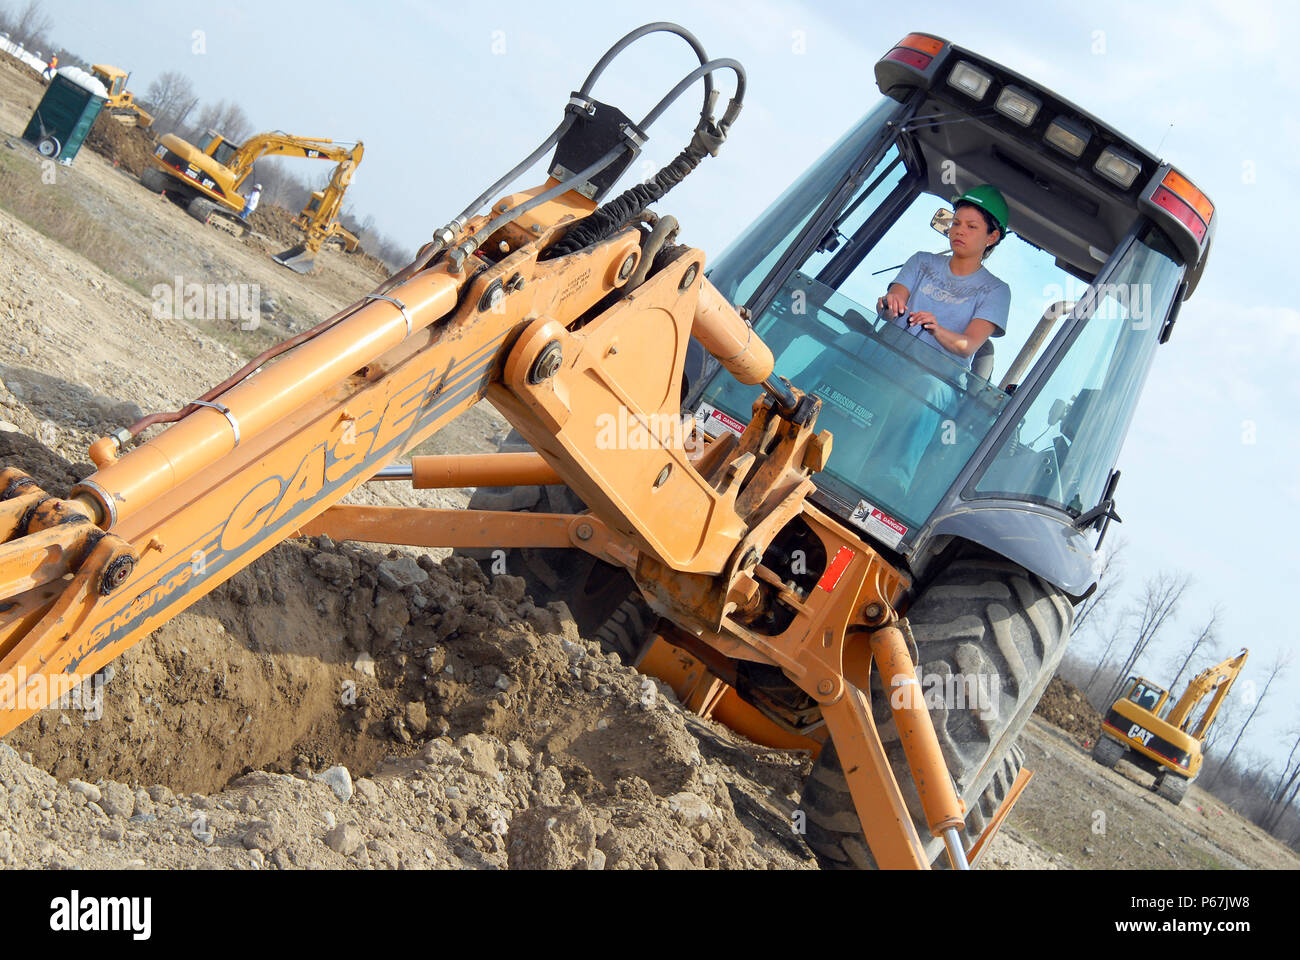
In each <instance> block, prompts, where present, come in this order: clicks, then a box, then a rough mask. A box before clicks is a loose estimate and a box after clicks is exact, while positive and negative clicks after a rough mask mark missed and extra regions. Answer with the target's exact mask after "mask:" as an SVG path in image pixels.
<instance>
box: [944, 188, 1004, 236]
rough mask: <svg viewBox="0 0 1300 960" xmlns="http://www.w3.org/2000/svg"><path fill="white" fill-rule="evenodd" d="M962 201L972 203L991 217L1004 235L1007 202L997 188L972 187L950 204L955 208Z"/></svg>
mask: <svg viewBox="0 0 1300 960" xmlns="http://www.w3.org/2000/svg"><path fill="white" fill-rule="evenodd" d="M963 201H964V202H966V203H973V204H974V205H975V206H977V207H979V208H980V209H981V210H983V211H984V212H985V213H987V214H989V215H990V216H992V217H993V219H994V220H996V221H997V223H998V227H999V228H1000V229H1001V230H1002V233H1003V234H1005V233H1006V232H1007V201H1006V200H1005V199H1003V197H1002V194H1001V193H1000V192H999V191H998V188H997V187H993V186H990V185H989V184H987V183H984V184H981V185H980V186H978V187H972V188H971V189H969V190H967V191H966V192H965V193H963V194H962V195H961V196H960V197H957V198H955V199H954V200H953V201H952V204H953V206H954V207H956V206H957V204H959V203H962V202H963Z"/></svg>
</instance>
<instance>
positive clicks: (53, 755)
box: [0, 441, 811, 868]
mask: <svg viewBox="0 0 1300 960" xmlns="http://www.w3.org/2000/svg"><path fill="white" fill-rule="evenodd" d="M5 456H6V457H7V458H10V459H11V460H12V461H19V462H22V463H23V465H25V466H29V467H31V468H32V472H33V473H35V474H37V475H38V476H40V478H41V479H42V480H45V479H46V476H41V474H43V473H45V474H48V475H49V479H51V480H54V481H56V482H54V483H51V484H50V487H51V488H52V489H60V488H61V487H62V486H63V485H65V484H66V483H68V482H69V481H70V480H72V479H74V478H75V477H76V476H77V474H78V472H79V468H76V467H73V466H71V465H68V464H66V463H60V462H59V461H58V458H57V457H53V456H50V455H46V459H45V460H42V457H41V452H40V450H39V444H35V443H34V441H33V442H32V443H30V444H29V443H24V442H21V441H20V442H16V443H13V444H11V445H10V447H9V449H8V450H7V451H6V452H5ZM4 744H5V745H8V746H9V747H11V748H12V750H13V751H17V753H16V754H14V753H6V752H5V751H4V750H3V746H0V766H4V765H6V764H8V765H14V766H15V770H14V771H12V772H11V773H10V774H9V775H7V776H4V777H0V781H3V782H6V783H10V784H13V783H20V784H26V785H27V786H26V787H25V788H24V789H23V790H21V791H20V792H19V795H18V796H17V797H15V796H14V795H13V794H12V790H13V789H14V788H13V787H12V786H11V787H10V791H11V794H10V797H9V803H8V804H7V806H8V808H9V809H8V810H7V811H6V810H5V807H6V804H3V803H0V863H3V862H6V861H5V854H6V850H8V856H9V860H8V862H9V863H11V864H16V865H27V866H36V865H38V864H40V865H53V864H57V863H64V864H67V863H71V862H72V860H73V859H74V858H72V857H71V854H70V852H69V851H70V849H73V848H75V849H78V850H82V851H85V850H86V849H87V846H89V847H90V848H97V847H98V844H96V843H90V840H95V839H98V840H101V841H102V840H103V839H104V838H105V837H107V838H109V840H110V842H109V843H107V844H105V845H104V846H105V847H111V848H113V851H117V848H119V847H123V845H125V847H123V849H125V848H130V850H131V851H132V853H131V859H144V860H145V861H146V863H148V864H149V865H151V866H171V865H181V864H187V863H192V862H196V860H195V858H197V862H207V863H210V864H211V865H218V864H221V865H227V866H233V865H240V864H242V865H246V864H247V863H248V862H249V860H248V858H249V856H250V854H249V852H248V849H246V848H247V846H248V843H249V841H248V836H249V834H250V832H253V833H255V832H256V830H263V831H264V832H267V833H268V835H273V836H274V838H276V839H275V841H274V842H271V841H268V842H267V843H266V844H263V845H262V846H260V847H259V846H257V845H256V844H254V847H253V848H252V849H260V850H262V853H263V854H264V856H265V857H270V858H272V862H274V863H277V864H278V865H280V866H331V865H332V866H342V865H353V866H364V865H367V864H370V863H374V862H375V861H376V860H377V861H378V862H379V863H381V864H384V865H390V866H398V865H404V866H415V865H425V864H428V863H434V864H440V865H447V866H466V865H468V866H507V865H509V866H516V867H519V866H522V867H571V866H599V865H605V866H610V867H624V868H633V867H635V868H647V867H649V868H654V867H656V866H658V867H691V866H695V867H751V868H753V867H767V866H780V867H798V866H808V865H811V858H810V856H809V854H808V852H807V850H806V848H805V847H804V846H803V844H802V842H801V840H800V839H799V838H798V837H797V836H796V835H795V834H794V833H793V831H792V830H791V829H790V824H791V819H790V815H791V813H792V810H793V806H794V804H793V802H792V798H793V797H794V796H795V795H796V794H797V792H798V790H799V785H800V783H801V781H802V776H803V773H804V772H805V770H804V766H805V760H806V758H805V757H804V756H803V755H802V754H799V753H789V752H782V751H773V750H767V749H764V748H760V747H755V746H753V745H750V744H747V743H743V742H738V741H737V740H736V739H735V738H734V736H733V735H731V734H729V733H728V732H726V731H725V730H724V729H723V728H720V727H714V726H713V725H711V724H707V723H705V722H704V721H701V720H700V719H699V718H697V717H694V716H692V715H689V714H688V713H687V712H686V711H684V710H683V709H682V708H681V706H680V705H679V704H677V703H676V701H675V699H674V698H673V696H672V694H671V692H669V691H668V690H667V689H666V688H664V687H661V686H659V685H658V684H657V683H655V682H654V681H652V680H649V679H647V678H646V677H643V676H642V675H640V674H638V673H637V672H636V671H634V670H632V669H630V668H628V667H625V666H624V665H622V664H621V663H620V662H619V661H618V659H617V657H615V656H614V655H612V654H605V653H602V652H601V649H600V647H599V645H598V644H596V643H595V642H593V641H587V640H584V639H583V638H582V637H580V636H579V635H578V630H577V627H576V625H575V624H574V622H573V620H572V618H571V617H570V615H569V612H568V610H567V608H566V607H565V606H564V605H563V604H560V603H556V604H551V605H550V606H548V607H538V606H536V605H535V604H534V603H533V602H532V600H531V599H530V598H529V597H527V596H526V595H525V591H524V582H523V580H521V579H518V578H515V577H510V576H499V577H495V578H493V579H492V580H490V581H489V579H488V578H487V577H486V576H485V575H484V574H483V573H482V571H481V570H480V569H479V567H478V565H477V564H475V563H474V562H473V561H470V560H467V559H465V558H461V557H448V558H446V559H445V560H443V561H442V563H441V564H438V563H435V562H434V561H433V560H432V559H431V558H429V557H427V556H419V557H418V558H415V557H412V556H411V555H409V554H405V553H399V552H398V551H392V552H390V553H389V554H387V555H384V554H382V553H378V552H376V551H374V550H370V549H363V548H360V547H356V546H352V545H339V544H334V543H332V542H330V541H329V540H328V539H325V538H320V539H318V540H314V541H290V542H287V543H284V544H282V545H280V546H279V547H277V548H276V549H275V550H273V551H272V552H271V553H269V554H268V555H267V556H266V557H264V558H262V559H261V560H260V561H258V563H257V564H255V565H254V566H252V567H250V568H248V569H246V570H244V571H242V572H240V573H239V574H238V575H236V576H235V577H234V578H232V579H231V581H230V582H229V583H227V584H225V585H223V586H222V587H219V588H218V589H216V590H214V591H213V592H212V593H211V594H210V595H209V596H208V597H206V598H204V599H203V600H201V601H199V602H198V603H197V604H195V605H194V606H193V607H192V608H191V609H190V610H189V611H187V612H186V613H184V614H182V615H180V616H178V617H176V618H175V619H173V620H172V621H170V622H169V623H167V624H166V625H165V626H163V627H162V628H160V629H159V630H157V631H155V632H154V633H153V634H152V635H151V636H150V637H148V638H147V639H146V640H145V641H144V642H142V643H140V644H138V645H137V646H136V647H135V648H133V649H132V650H130V651H128V653H127V654H126V655H124V656H123V657H121V658H119V660H118V661H116V662H115V663H114V664H112V665H110V666H109V667H108V668H106V669H105V670H104V671H103V672H102V673H101V674H100V675H98V676H97V677H96V678H94V679H93V680H92V690H91V691H90V692H89V693H88V694H87V695H86V696H85V697H84V700H83V702H82V703H81V704H80V709H66V710H62V711H60V710H46V711H42V712H41V713H39V714H38V715H37V716H35V717H33V718H32V719H31V720H29V721H28V722H27V723H26V724H24V725H23V726H21V727H19V728H18V729H17V730H15V731H13V732H11V733H10V734H9V735H7V736H6V737H5V738H4ZM23 764H31V765H33V766H34V767H36V768H39V770H40V771H45V772H46V773H48V774H53V775H54V776H55V777H57V778H59V779H60V780H62V779H65V778H80V779H81V780H82V781H87V782H89V783H93V782H98V783H99V785H98V786H95V787H91V786H89V785H87V784H82V785H78V784H77V783H75V782H73V783H70V784H69V785H68V786H64V785H61V784H59V783H58V782H57V781H55V780H51V779H50V778H49V777H48V776H46V773H41V772H39V771H38V770H33V769H31V768H30V767H24V766H22V765H23ZM340 765H341V766H343V767H346V768H347V771H348V773H347V775H346V776H347V779H348V782H349V783H351V778H352V777H353V776H356V777H363V778H368V777H373V778H374V782H373V783H372V784H371V785H370V786H367V787H361V786H360V782H359V783H358V784H357V791H356V795H357V796H358V797H359V798H360V799H359V800H358V801H357V802H354V803H353V802H347V801H341V800H340V799H339V794H338V793H336V792H335V791H332V790H331V789H329V788H327V787H325V786H323V785H322V783H321V782H319V781H318V780H317V779H316V777H317V776H318V775H319V774H320V772H321V771H328V770H329V769H330V768H331V767H335V766H340ZM260 771H269V772H260ZM250 773H252V774H253V776H251V777H250V776H248V775H249V774H250ZM275 774H281V776H276V775H275ZM328 776H329V777H331V778H333V779H334V780H335V781H337V780H338V779H339V778H340V777H342V776H343V775H342V774H339V773H337V772H335V773H332V774H329V775H328ZM140 786H147V787H149V788H150V789H148V790H142V789H139V787H140ZM225 788H230V789H231V791H232V792H226V793H221V794H220V795H219V796H217V797H214V798H213V799H208V798H207V797H206V796H205V795H206V794H209V793H212V792H215V791H220V790H223V789H225ZM340 789H341V788H340ZM350 789H351V787H349V790H350ZM188 793H197V794H199V796H197V797H194V796H192V797H190V799H189V800H177V799H176V798H175V795H176V794H188ZM246 797H247V798H248V799H247V800H246ZM42 803H44V804H51V805H53V809H55V810H56V811H58V812H61V815H60V817H59V833H60V837H61V839H60V840H59V843H58V844H53V843H49V842H47V841H44V839H43V837H42V838H41V839H40V840H38V839H37V836H36V835H37V834H39V833H41V831H40V830H39V826H38V824H39V821H40V820H41V818H42V816H43V815H44V813H45V812H46V811H47V810H48V808H43V807H42ZM369 804H373V805H374V809H370V808H369V807H368V805H369ZM110 806H111V807H112V808H113V809H112V810H110V809H109V807H110ZM114 810H116V811H117V813H116V814H114ZM199 811H203V817H202V818H201V819H202V820H203V821H204V824H205V825H204V826H203V827H201V828H199V829H198V831H197V833H195V832H193V831H192V830H191V828H192V826H193V824H194V822H195V818H196V816H197V815H198V812H199ZM272 811H275V812H276V816H275V817H274V818H272V817H271V812H272ZM250 812H255V813H257V815H258V816H257V817H250V816H249V815H247V814H249V813H250ZM227 814H228V815H227ZM151 818H152V819H151ZM271 819H274V820H275V823H276V824H277V825H275V826H266V827H257V826H256V824H257V823H261V822H263V821H268V820H271ZM83 820H84V823H83V822H82V821H83ZM393 823H400V824H402V826H401V827H400V828H394V827H393V826H392V824H393ZM408 824H409V826H407V825H408ZM79 830H84V831H87V834H88V835H87V837H82V838H81V839H76V838H77V837H78V831H79ZM105 831H106V832H105ZM211 831H215V836H216V837H217V838H218V839H215V840H204V839H203V837H205V836H207V835H208V834H209V832H211ZM165 836H168V837H170V838H171V839H170V840H166V839H162V838H164V837H165ZM431 836H432V837H434V838H435V839H436V840H437V841H438V842H436V843H435V842H433V841H431V840H430V839H429V838H430V837H431ZM196 838H197V840H198V843H197V844H196ZM132 840H134V841H135V845H134V846H132ZM444 841H445V842H444ZM6 844H7V846H6ZM278 850H282V852H281V854H280V856H279V858H278V859H275V853H276V851H278ZM205 851H209V852H205ZM425 851H428V852H427V853H426V852H425ZM101 852H102V851H101ZM214 853H215V854H216V855H215V856H214ZM105 855H106V856H109V859H107V860H104V859H94V858H92V859H90V860H84V861H80V863H81V865H86V866H89V865H106V864H112V863H118V864H120V863H122V862H124V861H123V860H122V859H121V857H122V856H125V854H121V853H119V852H112V853H111V856H110V855H109V854H107V853H106V854H105ZM205 857H206V858H207V859H206V860H205ZM187 858H188V859H187ZM227 859H228V860H229V861H230V862H229V863H227V862H225V861H226V860H227Z"/></svg>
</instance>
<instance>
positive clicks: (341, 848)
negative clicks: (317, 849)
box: [325, 823, 361, 857]
mask: <svg viewBox="0 0 1300 960" xmlns="http://www.w3.org/2000/svg"><path fill="white" fill-rule="evenodd" d="M325 845H326V846H327V847H329V848H330V849H331V850H333V851H334V852H335V853H339V854H342V855H343V856H345V857H350V856H352V854H354V853H356V852H357V851H358V850H360V849H361V831H360V830H358V829H357V828H356V827H354V826H353V825H352V824H350V823H344V824H341V825H340V826H337V827H335V828H334V829H333V830H331V831H330V832H329V833H327V834H325Z"/></svg>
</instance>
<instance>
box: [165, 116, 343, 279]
mask: <svg viewBox="0 0 1300 960" xmlns="http://www.w3.org/2000/svg"><path fill="white" fill-rule="evenodd" d="M363 152H364V147H363V145H362V143H361V142H360V141H357V142H356V143H355V144H342V143H335V142H334V141H333V140H328V139H324V138H319V137H299V136H295V135H293V134H288V133H284V132H282V131H279V130H275V131H270V132H267V133H259V134H256V135H254V136H252V137H249V138H248V139H247V140H245V141H244V142H243V143H242V144H240V145H239V146H236V145H235V144H233V143H231V142H230V141H228V140H226V138H225V137H223V136H222V135H221V134H220V133H218V132H217V131H216V130H212V129H209V130H207V131H206V132H205V133H204V134H203V136H202V137H201V138H200V139H199V142H198V144H191V143H189V142H187V141H185V140H183V139H181V138H180V137H178V136H176V135H175V134H170V133H169V134H166V135H165V136H163V138H162V139H161V140H160V141H159V143H158V146H157V147H156V148H154V154H153V158H152V160H153V165H152V166H150V167H149V168H147V169H146V170H145V171H144V172H143V173H141V174H140V182H141V183H142V184H144V186H145V187H146V188H148V189H149V190H152V191H153V192H155V193H165V194H167V195H168V196H170V197H171V198H172V199H174V200H177V201H178V202H180V203H181V204H183V205H184V206H185V208H186V210H187V211H188V212H189V214H190V216H192V217H194V219H196V220H198V221H199V222H200V223H206V224H210V225H212V226H217V227H221V228H222V229H225V230H227V231H228V232H231V233H234V234H235V235H236V236H242V235H243V233H244V232H245V229H246V226H245V223H244V217H245V207H246V206H247V203H248V201H247V198H246V197H245V196H244V194H242V193H241V192H240V187H241V185H242V184H244V183H245V181H247V179H248V177H249V175H250V174H251V173H252V171H253V164H254V163H255V162H256V161H257V160H258V159H259V158H261V157H266V156H282V157H306V158H308V159H316V160H333V161H334V162H336V163H337V164H338V165H339V166H338V168H336V169H335V176H334V177H333V178H331V180H330V186H329V187H327V188H326V190H325V191H324V192H323V193H322V200H321V204H320V211H319V213H317V214H315V215H310V214H309V213H308V211H309V210H310V209H311V207H312V201H311V200H309V201H308V204H307V209H305V210H304V211H303V214H302V215H300V219H301V220H303V221H304V222H305V223H306V224H307V226H306V227H305V229H306V231H307V241H306V242H305V244H304V251H305V252H307V253H314V252H315V251H316V250H319V249H320V245H321V243H323V242H324V239H325V237H327V236H330V235H331V231H332V229H333V221H334V217H335V215H336V214H337V211H338V207H339V204H340V203H341V202H342V199H343V193H344V192H345V191H346V190H347V186H348V183H350V182H351V179H352V174H353V172H354V171H355V170H356V167H357V165H358V164H359V163H360V162H361V156H362V153H363ZM312 200H315V197H314V196H313V198H312ZM339 229H340V230H341V229H342V228H341V227H339ZM332 235H335V236H337V235H339V234H337V232H335V233H333V234H332ZM349 236H350V235H349ZM353 239H354V240H355V238H353ZM312 244H315V246H314V247H313V246H312ZM295 250H297V248H293V249H291V250H286V251H285V252H284V253H283V254H280V255H279V256H278V257H277V258H276V259H277V261H279V258H280V257H286V258H289V255H290V254H293V253H294V251H295ZM280 262H283V261H280ZM304 264H305V267H306V269H303V270H300V271H299V272H306V270H309V269H310V268H311V263H310V258H309V257H308V259H307V260H305V261H303V260H299V266H302V265H304ZM287 265H289V266H292V264H287ZM295 269H297V267H295Z"/></svg>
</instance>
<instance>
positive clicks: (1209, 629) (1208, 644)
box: [1169, 606, 1223, 693]
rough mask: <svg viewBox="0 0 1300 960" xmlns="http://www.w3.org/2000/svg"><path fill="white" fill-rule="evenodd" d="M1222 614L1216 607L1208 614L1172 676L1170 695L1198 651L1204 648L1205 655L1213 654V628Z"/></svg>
mask: <svg viewBox="0 0 1300 960" xmlns="http://www.w3.org/2000/svg"><path fill="white" fill-rule="evenodd" d="M1222 613H1223V611H1222V609H1221V608H1220V607H1218V606H1216V607H1215V608H1214V612H1213V613H1211V614H1210V620H1209V622H1208V623H1206V624H1205V626H1203V627H1201V630H1200V632H1199V633H1198V634H1197V635H1196V637H1195V639H1193V640H1192V645H1191V646H1190V647H1188V648H1187V656H1185V657H1183V662H1182V663H1181V664H1179V666H1178V672H1177V673H1175V674H1174V679H1173V680H1172V681H1171V682H1170V684H1169V692H1170V693H1173V692H1174V691H1175V690H1177V689H1178V681H1179V680H1181V679H1182V677H1183V671H1185V670H1186V669H1187V665H1188V664H1189V663H1191V662H1192V657H1194V656H1196V654H1197V652H1198V651H1199V650H1201V649H1202V648H1204V649H1205V652H1206V653H1208V654H1213V653H1214V648H1215V646H1216V645H1217V640H1216V638H1215V628H1216V627H1217V626H1218V623H1219V617H1220V616H1222Z"/></svg>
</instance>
